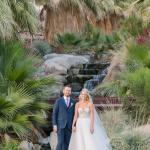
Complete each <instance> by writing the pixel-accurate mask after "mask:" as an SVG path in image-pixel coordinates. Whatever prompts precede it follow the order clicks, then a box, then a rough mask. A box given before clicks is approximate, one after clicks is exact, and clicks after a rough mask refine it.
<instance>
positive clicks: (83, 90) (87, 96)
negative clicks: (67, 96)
mask: <svg viewBox="0 0 150 150" xmlns="http://www.w3.org/2000/svg"><path fill="white" fill-rule="evenodd" d="M83 92H86V93H87V95H86V99H85V101H86V102H90V96H89V92H88V90H87V89H82V91H81V92H80V95H79V101H80V99H81V95H82V93H83Z"/></svg>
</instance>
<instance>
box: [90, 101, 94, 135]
mask: <svg viewBox="0 0 150 150" xmlns="http://www.w3.org/2000/svg"><path fill="white" fill-rule="evenodd" d="M90 132H91V133H92V134H93V132H94V107H93V104H92V103H90Z"/></svg>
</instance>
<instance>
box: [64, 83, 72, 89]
mask: <svg viewBox="0 0 150 150" xmlns="http://www.w3.org/2000/svg"><path fill="white" fill-rule="evenodd" d="M66 87H68V88H71V86H70V85H69V84H67V85H64V87H63V89H65V88H66Z"/></svg>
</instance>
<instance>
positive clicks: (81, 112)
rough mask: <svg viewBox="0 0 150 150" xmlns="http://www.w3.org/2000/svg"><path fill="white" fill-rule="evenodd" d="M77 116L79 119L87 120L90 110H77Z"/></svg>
mask: <svg viewBox="0 0 150 150" xmlns="http://www.w3.org/2000/svg"><path fill="white" fill-rule="evenodd" d="M78 114H79V118H89V117H90V109H89V108H88V107H86V108H81V107H79V108H78Z"/></svg>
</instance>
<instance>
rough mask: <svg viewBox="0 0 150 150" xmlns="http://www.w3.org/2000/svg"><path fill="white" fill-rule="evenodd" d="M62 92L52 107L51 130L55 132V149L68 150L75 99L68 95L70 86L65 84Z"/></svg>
mask: <svg viewBox="0 0 150 150" xmlns="http://www.w3.org/2000/svg"><path fill="white" fill-rule="evenodd" d="M63 94H64V95H63V97H61V98H59V99H57V100H56V102H55V104H54V108H53V130H54V132H57V138H58V143H57V147H56V150H68V146H69V142H70V137H71V127H72V121H73V116H74V109H75V101H74V100H73V99H72V98H71V97H70V95H71V87H70V86H65V87H64V88H63Z"/></svg>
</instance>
